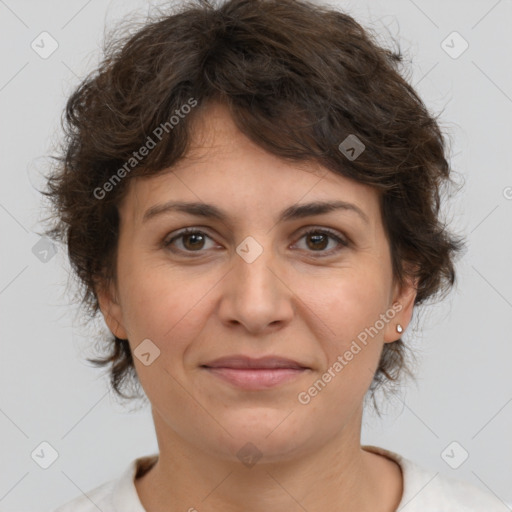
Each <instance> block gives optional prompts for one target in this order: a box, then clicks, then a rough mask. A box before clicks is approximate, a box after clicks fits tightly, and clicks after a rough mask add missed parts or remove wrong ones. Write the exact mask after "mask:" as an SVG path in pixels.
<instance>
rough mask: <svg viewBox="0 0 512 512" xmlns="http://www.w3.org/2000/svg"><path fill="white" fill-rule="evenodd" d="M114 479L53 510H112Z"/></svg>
mask: <svg viewBox="0 0 512 512" xmlns="http://www.w3.org/2000/svg"><path fill="white" fill-rule="evenodd" d="M115 484H116V480H110V481H108V482H105V483H104V484H102V485H100V486H98V487H96V488H95V489H92V490H90V491H88V492H87V493H85V494H82V495H81V496H78V497H76V498H74V499H72V500H71V501H68V502H67V503H64V504H63V505H61V506H60V507H59V508H57V509H55V510H54V511H53V512H93V511H94V512H97V511H98V509H99V510H101V511H102V512H113V511H114V510H115V509H114V508H113V504H112V495H113V491H114V488H115Z"/></svg>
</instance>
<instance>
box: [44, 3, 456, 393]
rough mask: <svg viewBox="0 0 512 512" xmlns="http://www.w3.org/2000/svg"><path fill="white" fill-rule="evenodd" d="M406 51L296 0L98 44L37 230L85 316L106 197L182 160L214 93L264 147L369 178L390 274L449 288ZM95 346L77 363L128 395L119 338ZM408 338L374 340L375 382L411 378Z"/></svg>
mask: <svg viewBox="0 0 512 512" xmlns="http://www.w3.org/2000/svg"><path fill="white" fill-rule="evenodd" d="M403 60H404V59H403V56H402V54H401V53H400V49H398V50H391V49H387V48H384V47H382V46H380V45H379V44H378V43H377V40H376V37H375V36H374V35H372V33H371V32H370V31H369V30H368V29H363V27H362V26H361V25H359V24H358V23H357V22H356V21H355V20H354V19H353V18H352V17H350V16H349V15H347V14H345V13H342V12H338V11H335V10H331V9H330V8H327V7H323V6H319V5H316V4H315V5H313V4H312V3H309V2H307V1H301V0H228V1H225V2H223V3H221V4H220V5H213V4H212V3H211V2H210V1H209V0H196V1H191V2H189V3H187V4H182V6H181V8H180V9H178V10H176V11H174V12H171V13H162V12H160V13H158V15H156V16H155V15H154V16H153V17H150V18H149V19H148V20H147V21H146V22H145V23H144V25H143V26H142V27H141V28H138V29H137V31H135V32H134V33H129V34H128V35H122V36H118V37H117V38H114V39H112V40H111V41H109V42H107V43H106V44H105V47H104V55H103V59H102V61H101V63H100V64H99V66H98V67H97V69H95V71H93V72H92V73H91V74H90V75H89V76H87V77H86V78H85V79H84V80H83V81H82V82H81V83H80V85H79V86H78V87H77V88H76V89H75V90H74V92H73V93H72V95H71V96H70V97H69V99H68V102H67V105H66V109H65V112H64V115H63V128H64V133H65V136H64V138H63V142H62V146H61V152H60V154H59V155H58V156H57V157H56V162H57V164H56V165H55V166H54V167H53V169H52V173H51V174H50V175H49V176H48V181H47V185H48V190H47V191H45V192H44V194H45V195H46V196H48V197H49V198H50V200H51V204H52V207H53V211H54V220H55V222H54V223H53V224H52V226H51V229H48V230H47V231H46V234H47V235H48V236H49V237H51V238H52V239H54V240H55V241H58V242H62V243H65V244H67V249H68V255H69V259H70V262H71V265H72V269H73V271H74V272H75V274H76V276H77V277H78V282H79V284H80V292H79V295H80V297H81V305H82V306H85V307H86V309H87V311H88V313H89V314H90V315H92V317H95V316H96V315H97V314H98V313H99V304H98V300H97V295H96V292H95V286H96V285H97V283H98V282H100V281H101V280H106V281H107V282H108V281H110V280H115V279H116V269H115V261H116V247H117V239H118V231H119V214H118V206H119V204H120V202H121V200H122V199H123V197H124V194H125V192H126V190H127V184H128V182H129V180H130V179H132V178H134V177H136V176H150V175H156V174H157V173H159V172H161V171H163V170H165V169H168V168H169V167H171V166H172V165H173V164H175V163H176V162H178V161H179V160H180V158H182V157H183V156H184V155H185V154H186V152H187V148H188V147H189V143H190V138H191V137H190V134H191V133H192V127H193V121H194V119H196V118H197V117H198V116H200V115H201V112H202V107H203V106H205V105H207V104H209V103H210V102H220V103H222V104H224V105H226V106H227V107H228V108H229V111H230V113H231V115H232V117H233V120H234V122H235V123H236V126H237V127H238V128H239V130H240V131H241V132H242V133H243V134H245V135H246V136H247V137H249V138H250V139H251V140H252V141H253V142H254V143H256V144H257V145H259V146H260V147H261V148H263V149H265V150H266V151H268V152H270V153H272V154H274V155H277V156H278V157H281V158H283V159H286V160H288V161H291V162H299V161H305V160H309V161H314V162H317V163H319V164H320V165H322V166H324V167H326V168H327V169H329V170H331V171H333V172H334V173H337V174H339V175H342V176H345V177H348V178H350V179H352V180H355V181H357V182H359V183H363V184H367V185H370V186H372V187H374V188H375V189H377V190H378V191H379V198H380V199H379V200H380V208H381V214H382V218H383V223H384V228H385V231H386V234H387V236H388V239H389V241H390V247H391V257H392V270H393V275H394V277H395V279H396V280H397V282H398V283H399V284H403V283H404V282H405V279H406V278H411V277H412V278H414V279H417V295H416V299H415V305H419V304H421V303H424V302H425V301H426V300H427V299H429V298H434V297H436V298H438V297H440V296H441V295H443V294H445V292H447V291H449V289H450V288H451V287H452V286H453V284H454V282H455V269H454V258H455V256H456V253H457V252H458V251H459V250H460V249H461V248H462V246H463V243H462V239H458V238H456V237H455V236H454V235H453V234H452V233H450V232H449V231H448V230H447V228H446V224H445V223H443V222H442V220H441V216H440V203H441V197H442V188H443V186H446V185H447V184H453V180H452V177H451V169H450V166H449V163H448V161H447V159H446V154H445V153H446V143H445V140H444V138H443V135H442V132H441V129H440V127H439V124H438V121H437V118H436V116H433V115H431V114H430V113H429V111H428V109H427V108H426V106H425V104H424V103H423V101H422V100H421V99H420V97H419V96H418V95H417V93H416V92H415V90H414V89H413V87H412V86H411V85H410V84H409V83H408V82H407V80H406V79H405V78H404V77H403V76H402V75H401V73H400V65H401V64H402V63H403ZM194 102H195V103H194ZM196 104H199V106H198V107H197V108H192V107H193V106H195V105H196ZM184 105H190V108H188V109H187V110H185V108H184ZM180 112H188V113H187V115H185V116H181V115H179V114H180ZM176 115H178V116H179V117H180V120H179V123H172V122H170V120H171V119H172V116H176ZM159 127H160V128H159ZM158 128H159V129H158ZM155 135H158V136H155ZM349 135H352V136H356V137H357V139H359V141H361V142H362V143H363V144H364V147H365V148H364V151H363V152H362V153H361V154H360V155H359V156H358V157H357V158H348V157H347V155H346V154H344V153H343V152H342V151H341V146H340V143H342V142H343V141H344V140H346V138H347V137H348V136H349ZM150 139H151V140H152V141H153V142H155V144H154V145H153V146H152V149H151V150H150V151H146V152H142V151H141V154H142V153H144V154H145V156H144V157H143V158H142V157H140V158H139V153H138V151H137V150H138V149H139V148H140V149H142V148H143V147H144V145H145V144H146V145H147V144H148V141H149V140H150ZM154 139H158V140H157V141H156V140H154ZM135 155H137V158H135ZM127 162H130V165H129V166H128V167H127ZM113 178H116V181H115V182H114V181H113ZM102 343H106V347H108V353H107V355H106V356H105V357H104V358H101V359H89V361H90V362H92V363H94V364H95V365H97V366H109V367H110V382H111V385H112V387H113V389H114V390H115V391H116V393H117V394H118V395H119V396H121V397H124V398H133V396H132V397H130V396H127V395H126V394H125V393H124V384H127V383H128V382H129V381H130V380H131V381H132V383H138V378H137V375H136V372H135V368H134V364H133V358H132V354H131V351H130V347H129V344H128V341H127V340H123V339H119V338H117V337H115V336H113V337H112V334H111V333H109V337H108V339H103V338H102ZM405 350H406V345H405V344H404V343H403V341H402V339H399V340H397V341H396V342H393V343H387V344H385V346H384V348H383V352H382V354H381V359H380V362H379V365H378V368H377V370H376V373H375V375H374V379H373V381H372V384H371V386H370V391H371V392H372V394H373V393H374V391H375V390H376V389H377V388H379V387H381V386H380V384H382V383H385V382H395V383H396V382H399V381H400V379H399V377H400V376H401V375H402V373H403V372H404V371H405V372H408V373H409V374H410V370H409V368H408V365H407V361H406V358H405Z"/></svg>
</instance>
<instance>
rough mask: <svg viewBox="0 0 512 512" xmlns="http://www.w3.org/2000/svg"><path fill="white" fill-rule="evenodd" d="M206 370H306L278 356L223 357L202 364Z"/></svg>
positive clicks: (295, 362) (303, 366) (298, 364)
mask: <svg viewBox="0 0 512 512" xmlns="http://www.w3.org/2000/svg"><path fill="white" fill-rule="evenodd" d="M202 366H206V367H207V368H308V366H305V365H303V364H301V363H298V362H297V361H293V360H292V359H288V358H286V357H279V356H264V357H258V358H255V357H249V356H245V355H233V356H225V357H220V358H218V359H215V360H213V361H210V362H208V363H205V364H203V365H202Z"/></svg>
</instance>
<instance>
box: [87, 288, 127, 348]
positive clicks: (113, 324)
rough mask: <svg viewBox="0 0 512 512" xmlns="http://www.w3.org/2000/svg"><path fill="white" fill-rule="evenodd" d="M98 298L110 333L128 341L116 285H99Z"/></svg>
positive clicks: (97, 289)
mask: <svg viewBox="0 0 512 512" xmlns="http://www.w3.org/2000/svg"><path fill="white" fill-rule="evenodd" d="M95 292H96V297H97V299H98V304H99V306H100V310H101V313H102V314H103V318H104V319H105V323H106V324H107V326H108V328H109V329H110V332H111V333H112V334H113V335H114V336H116V337H117V338H121V339H128V334H127V332H126V329H125V328H124V325H123V315H122V308H121V305H120V304H119V301H118V299H117V296H116V290H115V286H114V283H112V282H110V283H108V284H105V283H99V284H97V286H96V287H95Z"/></svg>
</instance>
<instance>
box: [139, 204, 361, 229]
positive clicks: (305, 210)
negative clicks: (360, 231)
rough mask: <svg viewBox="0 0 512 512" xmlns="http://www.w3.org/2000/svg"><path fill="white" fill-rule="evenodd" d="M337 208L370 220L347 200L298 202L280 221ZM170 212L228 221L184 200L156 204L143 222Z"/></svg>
mask: <svg viewBox="0 0 512 512" xmlns="http://www.w3.org/2000/svg"><path fill="white" fill-rule="evenodd" d="M336 210H343V211H348V212H354V213H356V214H357V215H358V216H359V217H361V219H362V220H363V221H364V222H366V223H367V224H369V223H370V220H369V218H368V216H367V215H366V213H364V212H363V210H361V208H359V207H358V206H356V205H355V204H352V203H348V202H346V201H327V202H325V201H315V202H312V203H304V204H296V205H292V206H289V207H288V208H286V209H285V210H283V211H282V212H281V213H280V214H279V216H278V218H277V221H278V222H283V221H289V220H293V219H302V218H304V217H310V216H314V215H322V214H324V213H329V212H332V211H336ZM169 212H183V213H188V214H189V215H195V216H196V217H203V218H208V219H216V220H219V221H222V222H227V220H228V215H227V214H226V213H225V212H224V211H222V210H221V209H219V208H217V207H216V206H214V205H212V204H207V203H199V202H192V203H189V202H183V201H168V202H166V203H162V204H156V205H154V206H152V207H151V208H149V209H148V210H146V212H145V213H144V216H143V218H142V222H143V223H144V222H147V221H148V220H150V219H153V218H155V217H156V216H159V215H162V214H165V213H169Z"/></svg>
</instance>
